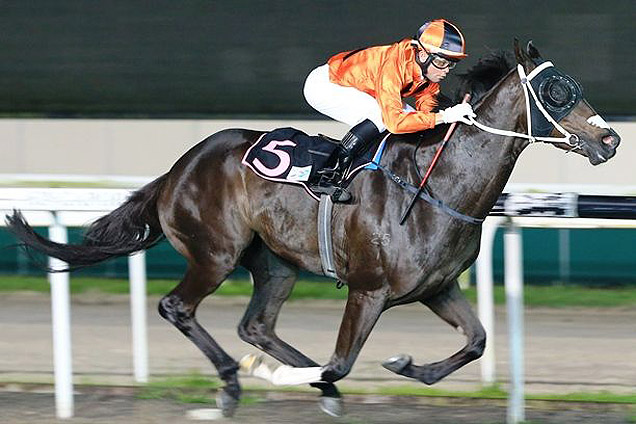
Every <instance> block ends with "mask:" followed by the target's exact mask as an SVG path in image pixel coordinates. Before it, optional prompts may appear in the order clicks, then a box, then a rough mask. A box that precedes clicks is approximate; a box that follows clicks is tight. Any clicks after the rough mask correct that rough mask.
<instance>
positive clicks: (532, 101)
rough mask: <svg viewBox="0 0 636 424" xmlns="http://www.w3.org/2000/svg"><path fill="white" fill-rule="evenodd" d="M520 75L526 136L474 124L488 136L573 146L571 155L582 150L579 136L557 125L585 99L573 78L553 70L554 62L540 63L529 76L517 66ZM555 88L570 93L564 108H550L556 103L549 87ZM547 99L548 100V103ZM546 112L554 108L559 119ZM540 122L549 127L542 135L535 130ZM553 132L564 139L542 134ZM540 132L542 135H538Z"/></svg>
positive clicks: (521, 67) (561, 106) (473, 121)
mask: <svg viewBox="0 0 636 424" xmlns="http://www.w3.org/2000/svg"><path fill="white" fill-rule="evenodd" d="M550 68H552V69H550ZM517 73H518V74H519V79H520V83H521V87H522V88H523V94H524V97H525V104H526V119H527V123H528V125H527V126H528V133H527V134H524V133H519V132H516V131H508V130H502V129H498V128H493V127H489V126H488V125H484V124H482V123H479V122H477V121H476V120H475V119H474V118H470V121H471V123H472V124H473V125H475V126H476V127H477V128H479V129H480V130H482V131H486V132H489V133H491V134H497V135H502V136H508V137H520V138H525V139H527V140H529V141H530V142H531V143H534V142H536V141H543V142H546V143H565V144H567V145H569V146H570V149H569V151H573V150H576V149H580V148H582V145H583V142H582V140H581V139H580V138H579V136H578V135H576V134H573V133H570V132H569V131H568V130H566V129H565V128H563V127H562V126H561V125H559V122H558V121H560V120H561V119H563V118H564V117H565V116H567V115H568V114H569V113H570V112H571V111H572V109H573V108H574V106H576V104H577V103H578V102H579V101H580V100H581V99H582V97H583V96H582V94H581V88H580V86H579V85H578V83H576V81H575V80H574V79H572V78H571V77H569V76H567V75H565V74H563V73H561V72H560V71H558V70H557V69H556V68H554V65H553V64H552V62H549V61H546V62H543V63H541V64H540V65H539V66H537V67H536V68H535V69H533V70H532V71H531V72H530V73H529V74H527V75H526V72H525V70H524V68H523V66H521V65H517ZM542 74H543V75H542ZM554 84H557V85H558V86H557V87H556V88H557V89H559V88H560V89H561V91H563V90H565V91H568V92H569V93H570V98H569V99H564V100H563V99H561V100H562V102H563V103H564V104H563V105H561V104H560V103H557V104H556V105H554V104H552V105H551V103H550V102H549V100H553V99H550V97H549V90H550V89H551V87H550V85H554ZM546 85H548V87H547V90H548V93H544V91H545V90H546ZM564 87H565V88H564ZM537 90H538V91H539V94H537ZM546 96H547V97H548V98H547V99H546ZM546 108H551V109H553V110H555V111H557V112H558V113H557V115H558V117H557V118H556V119H555V118H554V117H553V116H552V115H550V113H548V111H547V110H546ZM533 111H534V113H533ZM553 113H554V112H553ZM533 116H534V118H533ZM541 119H544V120H545V121H547V123H548V124H549V125H548V126H547V127H546V126H544V127H542V128H541V129H540V131H538V129H537V128H536V123H537V121H539V120H541ZM553 128H556V129H557V131H559V132H560V133H561V134H563V137H547V136H545V135H543V133H545V132H546V129H547V134H549V133H550V132H551V131H552V129H553ZM538 132H539V133H540V134H538ZM547 134H546V135H547Z"/></svg>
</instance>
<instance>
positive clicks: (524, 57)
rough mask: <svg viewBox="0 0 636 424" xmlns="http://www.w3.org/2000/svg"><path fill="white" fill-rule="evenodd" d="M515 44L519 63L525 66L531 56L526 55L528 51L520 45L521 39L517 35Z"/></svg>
mask: <svg viewBox="0 0 636 424" xmlns="http://www.w3.org/2000/svg"><path fill="white" fill-rule="evenodd" d="M514 46H515V57H516V58H517V63H518V64H519V65H521V66H525V65H526V62H527V61H528V59H529V58H528V56H527V55H526V52H524V51H523V49H522V48H521V47H520V46H519V39H518V38H517V37H515V39H514Z"/></svg>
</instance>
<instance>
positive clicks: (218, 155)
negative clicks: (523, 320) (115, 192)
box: [7, 41, 620, 416]
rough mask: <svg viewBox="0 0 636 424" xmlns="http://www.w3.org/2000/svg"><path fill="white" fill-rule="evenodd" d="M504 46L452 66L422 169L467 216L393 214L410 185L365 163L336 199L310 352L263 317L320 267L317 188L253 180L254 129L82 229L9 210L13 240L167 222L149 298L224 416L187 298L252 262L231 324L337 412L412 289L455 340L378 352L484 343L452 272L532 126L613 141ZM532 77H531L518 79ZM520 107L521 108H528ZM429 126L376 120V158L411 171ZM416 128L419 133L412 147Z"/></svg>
mask: <svg viewBox="0 0 636 424" xmlns="http://www.w3.org/2000/svg"><path fill="white" fill-rule="evenodd" d="M514 50H515V56H516V61H517V67H516V70H515V68H514V67H513V66H511V65H510V64H505V65H504V64H502V60H498V59H492V60H484V61H482V62H481V63H480V64H478V65H477V66H476V67H475V68H473V69H472V70H471V71H468V73H467V74H466V76H465V85H464V87H465V88H467V89H469V90H470V91H471V92H472V95H473V101H472V102H473V106H474V110H475V112H476V114H477V118H476V121H477V122H479V126H478V125H477V123H475V125H460V126H459V127H458V128H457V129H456V131H455V132H454V134H453V135H452V138H451V139H450V141H449V143H448V147H447V148H446V151H445V152H444V155H443V156H442V157H441V159H440V161H439V163H438V165H437V166H436V168H435V169H434V170H433V172H432V174H431V177H430V179H429V180H428V185H427V189H428V192H429V193H430V194H431V195H432V196H434V197H435V198H437V199H440V200H441V201H442V202H443V203H444V204H445V205H447V207H448V208H451V209H453V210H455V211H457V212H459V213H460V214H463V215H464V216H470V217H473V218H474V220H473V222H469V221H466V220H462V219H458V218H457V216H453V215H451V214H449V213H447V212H446V211H445V210H444V209H442V208H439V207H436V206H434V205H431V204H429V203H424V202H422V201H420V202H418V203H416V204H415V206H414V208H413V209H412V211H411V214H410V216H409V217H408V219H407V220H406V222H405V223H404V225H400V224H399V221H400V215H401V211H402V210H404V208H405V207H406V206H407V204H408V203H409V201H410V197H411V196H410V194H408V193H407V192H406V191H404V190H403V188H402V187H401V186H400V185H399V184H395V178H393V179H392V178H387V177H386V176H385V173H383V172H377V171H376V172H363V173H362V175H360V176H358V177H357V178H356V179H355V180H354V181H353V183H352V184H351V186H350V187H351V192H352V194H353V196H354V199H355V200H354V201H353V203H351V204H335V205H334V209H333V219H332V232H333V234H332V237H333V245H334V252H335V253H334V255H335V265H336V271H337V274H338V275H339V276H340V277H341V278H342V279H343V281H345V282H346V284H347V287H348V296H347V301H346V307H345V311H344V314H343V317H342V323H341V326H340V329H339V333H338V338H337V342H336V346H335V350H334V353H333V355H332V357H331V359H330V360H329V362H328V363H326V364H323V365H319V364H317V363H316V362H314V361H313V360H311V359H310V358H309V357H307V356H305V355H304V354H303V353H301V352H300V351H298V350H296V349H295V348H294V347H292V346H290V345H288V344H287V343H286V342H284V341H283V340H281V339H280V338H279V337H278V336H277V335H276V332H275V325H276V321H277V317H278V315H279V312H280V309H281V307H282V305H283V303H284V302H285V301H286V299H287V298H288V297H289V295H290V293H291V291H292V288H293V286H294V284H295V281H296V278H297V272H298V270H299V269H303V270H307V271H310V272H312V273H316V274H321V273H322V268H321V261H320V255H319V249H318V242H317V230H316V226H315V225H314V224H315V222H316V218H317V213H318V203H317V202H316V201H315V200H314V199H312V198H310V197H309V196H307V195H306V193H305V192H304V191H303V190H301V189H299V188H297V187H295V186H292V185H286V184H276V183H273V182H271V181H266V180H264V179H262V178H259V177H258V176H256V175H255V174H254V173H253V172H252V171H250V170H249V169H248V168H247V167H245V166H242V165H241V158H242V157H243V155H244V154H245V152H246V150H247V149H248V148H249V147H250V146H251V145H252V144H253V143H254V142H255V141H256V140H257V139H258V138H259V137H260V136H261V135H262V134H263V132H258V131H251V130H246V129H229V130H223V131H220V132H218V133H216V134H213V135H211V136H210V137H208V138H207V139H205V140H203V141H202V142H200V143H199V144H197V145H196V146H194V147H193V148H192V149H190V150H189V151H188V152H187V153H185V154H184V155H183V156H182V157H181V158H180V159H179V160H178V161H177V162H176V163H175V164H174V166H173V167H172V168H171V169H170V171H168V172H167V173H166V174H164V175H162V176H160V177H159V178H157V179H156V180H154V181H153V182H151V183H149V184H147V185H146V186H144V187H142V188H141V189H139V190H137V191H136V192H134V193H133V194H132V195H131V196H130V197H129V199H128V200H127V201H126V202H125V203H123V204H122V205H121V206H120V207H119V208H117V209H116V210H114V211H113V212H111V213H110V214H108V215H106V216H104V217H102V218H100V219H98V220H97V221H95V222H94V223H93V224H92V225H91V226H90V227H89V229H88V230H87V232H86V234H85V236H84V240H83V241H82V243H81V244H78V245H66V244H58V243H53V242H51V241H49V240H47V239H45V238H43V237H41V236H39V235H37V234H36V233H35V232H34V231H33V229H32V228H31V227H30V226H29V225H28V224H27V223H26V221H25V220H24V218H23V217H22V215H21V214H20V213H19V211H14V213H13V215H12V216H9V217H7V223H8V225H9V229H10V230H11V231H12V232H13V233H14V234H15V235H16V237H17V238H18V239H20V240H21V242H22V243H23V244H24V245H25V246H27V247H30V248H34V249H36V250H39V251H41V252H43V253H45V254H47V255H50V256H53V257H56V258H59V259H61V260H62V261H65V262H66V263H67V264H68V265H69V267H70V269H73V268H74V267H82V266H88V265H91V264H95V263H97V262H100V261H104V260H106V259H109V258H113V257H117V256H122V255H126V254H129V253H131V252H135V251H139V250H142V249H146V248H149V247H151V246H153V245H154V244H156V243H157V242H158V241H159V240H161V239H162V237H163V236H165V237H166V238H167V239H168V241H169V242H170V243H171V244H172V246H174V248H175V249H176V250H177V251H178V252H179V253H180V254H181V255H183V256H184V257H185V258H186V260H187V263H188V266H187V271H186V273H185V276H184V277H183V280H182V281H181V282H180V284H179V285H177V286H176V287H175V288H174V289H173V290H172V291H171V292H170V293H169V294H167V295H166V296H165V297H163V298H162V299H161V301H160V302H159V313H160V314H161V316H162V317H164V318H165V319H166V320H168V321H169V322H171V323H172V324H173V325H174V326H175V327H176V328H177V329H179V330H180V331H181V332H182V333H183V334H184V335H185V336H186V337H187V338H188V339H190V340H191V341H192V342H193V343H194V344H195V345H196V346H197V347H198V348H199V349H200V350H201V351H202V352H203V353H204V354H205V356H206V357H207V358H208V359H209V360H210V361H211V362H212V364H213V365H214V366H215V367H216V369H217V371H218V374H219V376H220V378H221V379H222V380H223V381H224V382H225V386H224V387H223V388H222V389H221V390H220V392H219V397H218V400H219V402H220V405H221V407H222V409H223V413H224V415H226V416H231V415H232V414H233V413H234V411H235V409H236V407H237V404H238V400H239V397H240V393H241V388H240V385H239V380H238V375H237V371H238V370H239V363H238V362H237V361H236V360H235V359H233V358H232V357H230V356H229V355H228V354H227V353H226V352H225V351H224V350H223V349H222V348H221V347H220V346H219V345H218V343H217V342H216V341H215V340H214V339H213V338H212V336H211V335H210V334H208V333H207V332H206V330H205V329H204V328H203V327H202V326H201V325H200V324H199V323H198V321H197V319H196V316H195V313H196V310H197V307H198V305H199V303H200V302H201V301H202V300H203V298H205V297H206V296H207V295H209V294H211V293H213V292H214V291H215V290H216V289H217V288H218V287H219V286H220V285H221V283H223V281H224V280H225V279H226V277H227V276H228V275H229V274H230V273H231V272H232V271H233V270H234V269H235V268H236V267H237V266H239V265H242V266H243V267H245V268H246V269H247V270H248V271H249V272H250V273H251V276H252V279H253V284H254V289H253V294H252V297H251V300H250V302H249V306H248V307H247V310H246V312H245V315H244V317H243V318H242V320H241V322H240V324H239V327H238V334H239V336H240V338H241V339H242V340H244V341H246V342H247V343H250V344H252V345H254V346H256V347H257V348H259V349H261V350H262V351H264V352H265V353H267V354H269V355H271V356H272V357H274V358H276V359H277V360H279V361H280V362H282V363H283V364H284V365H281V366H280V367H279V368H278V369H276V370H275V371H273V372H271V373H269V375H268V377H269V379H270V380H271V381H272V382H273V383H275V384H311V385H312V386H313V387H316V388H318V389H320V390H321V392H322V396H321V401H320V406H321V408H322V409H323V410H324V411H325V412H327V413H329V414H332V415H339V414H340V413H341V408H342V400H341V396H340V393H339V392H338V389H337V388H336V386H335V385H334V383H335V382H336V381H338V380H340V379H342V378H343V377H345V376H346V375H347V374H348V373H349V371H350V370H351V368H352V366H353V364H354V361H355V360H356V358H357V356H358V354H359V352H360V350H361V348H362V346H363V345H364V343H365V341H366V340H367V337H368V336H369V334H370V332H371V330H372V329H373V327H374V325H375V323H376V322H377V320H378V318H379V316H380V314H381V313H382V312H384V311H386V310H387V309H389V308H391V307H394V306H398V305H404V304H407V303H413V302H420V303H422V304H424V305H426V306H427V307H429V308H430V309H431V310H432V311H433V312H434V313H435V314H437V315H438V316H439V317H440V318H441V319H442V320H444V321H446V322H447V323H449V324H450V325H451V326H452V327H455V328H457V329H458V330H461V331H462V332H463V333H464V334H465V335H466V338H467V341H466V345H465V346H464V347H463V348H462V349H461V350H459V351H458V352H456V353H455V354H453V355H452V356H450V357H448V358H446V359H444V360H442V361H439V362H434V363H429V364H424V365H416V364H414V363H413V361H412V359H411V357H410V356H407V355H399V356H396V357H393V358H391V359H389V360H388V361H386V362H384V364H383V365H384V367H385V368H387V369H389V370H391V371H393V372H395V373H397V374H400V375H403V376H406V377H409V378H412V379H415V380H418V381H421V382H423V383H425V384H433V383H435V382H437V381H439V380H440V379H442V378H444V377H445V376H447V375H448V374H450V373H452V372H453V371H455V370H457V369H458V368H460V367H462V366H463V365H465V364H467V363H469V362H471V361H473V360H475V359H477V358H479V357H480V356H481V355H482V352H483V350H484V346H485V343H486V334H485V332H484V329H483V327H482V326H481V324H480V322H479V320H478V319H477V317H476V316H475V314H474V312H473V311H472V309H471V306H470V304H469V303H468V301H467V300H466V299H465V298H464V296H463V294H462V293H461V291H460V289H459V287H458V284H457V276H458V275H459V274H460V273H461V272H462V271H464V270H465V269H466V268H468V267H469V266H470V265H471V264H472V263H473V261H474V260H475V259H476V257H477V254H478V250H479V240H480V234H481V226H480V224H479V222H480V221H479V220H480V219H483V218H484V217H486V216H487V215H488V213H489V211H490V209H491V208H492V206H493V205H494V204H495V202H496V200H497V198H498V197H499V195H500V194H501V192H502V190H503V188H504V185H505V184H506V181H507V180H508V178H509V176H510V174H511V172H512V169H513V167H514V165H515V162H516V160H517V158H518V157H519V155H520V153H521V152H522V151H523V150H524V148H525V147H526V146H528V145H529V144H530V142H532V141H536V140H541V139H543V140H544V141H547V142H550V143H553V144H554V145H555V146H556V147H558V148H560V149H563V150H566V151H574V152H576V153H578V154H581V155H583V156H586V157H587V158H588V159H589V161H590V162H591V163H592V164H593V165H597V164H599V163H602V162H605V161H607V160H608V159H610V158H611V157H613V156H614V154H615V153H616V147H617V146H618V144H619V142H620V137H619V136H618V134H616V132H614V131H613V130H612V129H611V128H610V127H609V125H607V124H606V123H605V121H603V120H602V118H600V116H598V115H597V114H596V112H594V110H593V109H592V108H591V106H590V105H589V104H588V103H587V101H585V100H584V99H583V98H582V92H581V90H580V87H579V86H578V83H576V81H574V80H573V79H572V78H570V77H567V76H566V75H565V74H562V73H560V72H559V71H556V68H553V67H552V65H551V63H550V62H546V61H544V60H543V59H542V58H541V56H540V54H539V52H538V50H537V49H536V48H535V47H534V46H532V44H531V43H529V44H528V47H527V49H526V50H523V49H522V48H520V47H519V44H518V42H517V41H515V47H514ZM499 59H501V57H500V58H499ZM503 62H505V61H503ZM547 64H549V66H548V65H547ZM533 71H534V73H533ZM544 71H546V72H548V73H547V74H544V73H543V72H544ZM550 72H552V73H550ZM534 77H536V78H537V79H536V80H533V81H531V79H532V78H534ZM534 82H537V83H538V82H540V84H538V85H537V84H535V85H536V87H534V88H532V87H530V84H531V83H534ZM529 93H530V94H529ZM533 99H534V100H533ZM537 103H538V104H537ZM531 107H532V108H533V110H534V112H536V110H537V107H539V112H541V109H543V111H546V112H548V115H549V116H556V117H554V118H548V117H546V116H545V115H544V118H545V119H546V120H547V121H548V122H549V123H550V126H549V128H548V130H545V128H543V129H540V128H539V129H537V128H538V127H535V125H534V124H532V123H530V124H529V122H528V121H529V120H530V117H531V114H530V112H529V108H531ZM564 111H565V113H564ZM541 113H543V112H541ZM532 116H533V118H532V122H538V120H539V119H540V118H541V115H536V113H535V114H534V115H532ZM537 117H538V118H537ZM543 123H544V124H545V122H543ZM533 131H534V132H535V133H537V131H540V132H542V133H543V135H544V137H538V136H536V134H535V133H533ZM559 133H561V134H563V135H564V137H559ZM546 136H549V137H546ZM441 138H442V137H441V133H440V132H439V131H437V132H435V131H433V132H425V133H422V134H403V135H390V137H389V139H388V142H387V147H386V149H385V152H384V156H383V158H382V163H383V164H384V167H385V168H388V169H390V170H391V172H392V173H393V175H394V176H395V175H399V176H400V178H401V180H403V181H411V182H417V180H418V175H419V169H421V168H425V167H426V165H427V164H428V163H430V161H431V158H432V156H433V153H434V152H433V150H434V149H433V148H432V147H431V146H433V145H435V144H437V143H439V141H440V140H441ZM422 139H424V140H425V143H424V146H426V147H425V148H422V149H418V146H419V145H420V144H419V143H418V142H419V141H421V140H422ZM378 235H381V241H382V242H381V243H378V242H377V240H378ZM250 365H251V364H249V363H248V364H247V368H248V369H251V370H252V371H253V370H254V369H255V367H253V366H250ZM252 365H253V364H252ZM256 365H258V364H256ZM263 374H267V373H261V375H263Z"/></svg>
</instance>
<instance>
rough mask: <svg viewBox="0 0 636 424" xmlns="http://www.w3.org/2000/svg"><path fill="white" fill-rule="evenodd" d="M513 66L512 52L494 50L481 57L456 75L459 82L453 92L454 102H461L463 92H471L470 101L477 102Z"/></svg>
mask: <svg viewBox="0 0 636 424" xmlns="http://www.w3.org/2000/svg"><path fill="white" fill-rule="evenodd" d="M514 66H515V62H514V60H513V59H512V54H511V53H509V52H506V51H494V52H492V53H489V54H487V55H486V56H483V57H481V58H480V59H479V61H478V62H477V64H475V65H474V66H473V67H472V68H470V69H469V70H468V71H466V72H465V73H463V74H458V75H457V77H458V78H459V79H460V84H459V87H458V88H457V91H456V92H455V103H459V102H461V101H462V97H464V94H465V93H470V94H471V96H472V100H471V103H473V104H475V103H477V102H478V101H479V99H481V97H482V96H483V95H484V94H486V93H487V92H488V91H489V90H490V89H491V88H493V87H494V86H495V84H497V83H498V82H499V81H500V80H501V79H502V78H503V77H505V76H506V75H507V74H508V72H510V70H512V68H513V67H514Z"/></svg>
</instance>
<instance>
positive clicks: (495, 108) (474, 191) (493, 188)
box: [453, 71, 528, 216]
mask: <svg viewBox="0 0 636 424" xmlns="http://www.w3.org/2000/svg"><path fill="white" fill-rule="evenodd" d="M475 113H476V114H477V117H476V119H477V120H478V121H479V122H481V123H483V124H485V125H488V126H490V127H493V128H498V129H504V130H511V131H516V132H525V122H526V114H525V113H526V112H525V98H524V94H523V89H522V87H521V84H520V83H519V77H518V75H517V73H516V72H515V71H511V72H510V73H509V74H508V75H507V76H506V77H505V78H504V79H503V80H502V81H501V82H500V83H499V84H497V85H496V86H495V87H493V89H492V90H491V91H490V92H489V93H488V94H487V95H486V96H484V98H483V99H482V100H481V101H480V102H479V104H478V105H476V107H475ZM456 139H457V140H458V142H456V144H455V146H456V153H457V154H456V156H457V158H456V160H455V161H453V162H454V166H455V167H457V170H458V171H460V172H463V173H465V175H468V176H470V177H469V178H463V179H459V178H458V179H457V180H458V181H455V188H454V190H453V192H454V196H453V197H454V198H455V199H454V200H456V201H461V205H462V206H463V207H464V208H467V209H463V208H462V209H463V210H466V211H470V213H471V214H473V215H475V216H484V215H486V214H487V213H488V212H489V211H490V209H491V208H492V206H493V205H494V204H495V202H496V201H497V198H498V197H499V195H500V194H501V192H502V191H503V189H504V186H505V185H506V183H507V182H508V179H509V178H510V175H511V173H512V170H513V168H514V166H515V163H516V162H517V159H518V158H519V155H520V154H521V152H522V151H523V149H524V148H525V147H526V146H527V145H528V142H527V141H526V140H524V139H520V138H513V137H503V136H499V135H494V134H490V133H487V132H485V131H481V130H479V129H478V128H477V127H475V126H465V125H462V126H460V128H459V131H458V132H457V138H456ZM460 140H461V141H460ZM467 194H468V195H467Z"/></svg>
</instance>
